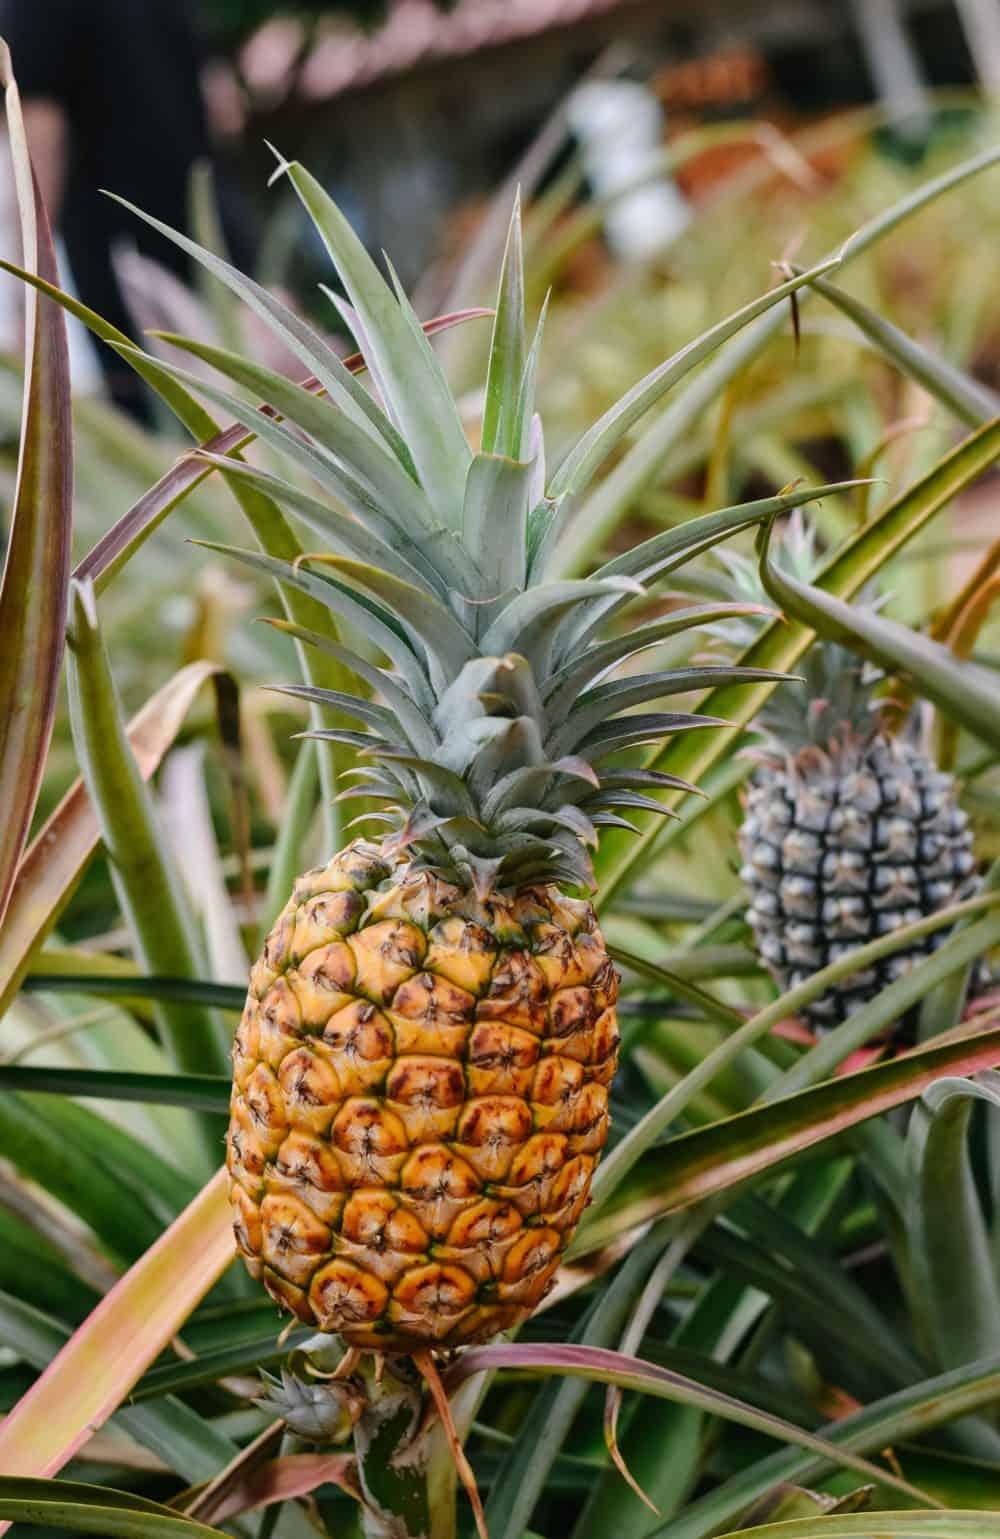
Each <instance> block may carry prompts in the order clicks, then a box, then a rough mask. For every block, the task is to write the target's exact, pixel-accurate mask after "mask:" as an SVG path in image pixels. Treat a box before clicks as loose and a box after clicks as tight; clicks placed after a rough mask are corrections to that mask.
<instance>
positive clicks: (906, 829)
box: [740, 732, 976, 1029]
mask: <svg viewBox="0 0 1000 1539" xmlns="http://www.w3.org/2000/svg"><path fill="white" fill-rule="evenodd" d="M740 851H741V855H742V859H743V867H742V870H741V873H740V875H741V877H742V879H743V881H744V883H745V884H746V886H747V888H748V889H749V892H750V899H751V901H750V912H749V918H750V922H751V925H752V927H753V931H754V935H755V938H756V942H757V948H758V951H759V953H760V955H761V957H762V959H763V960H764V962H765V964H766V965H767V967H768V969H769V971H770V972H771V974H772V976H773V977H774V979H775V981H776V982H777V984H778V986H779V988H781V989H782V990H784V989H788V988H793V987H795V986H796V985H797V984H799V983H803V982H804V981H805V980H806V979H807V978H809V977H811V976H812V974H813V973H815V972H818V971H819V969H820V968H822V967H826V966H827V965H828V964H829V963H831V962H834V961H837V960H838V959H839V958H841V957H843V956H845V955H847V954H848V953H849V952H850V951H851V950H853V949H855V948H856V947H858V946H863V945H866V944H867V943H868V942H869V941H873V940H877V939H878V938H879V937H880V936H883V935H887V934H889V933H890V932H891V931H892V930H895V929H898V928H899V927H900V926H901V925H904V924H910V923H912V922H914V921H916V920H919V919H921V918H923V917H925V916H926V915H929V914H932V913H934V912H935V911H936V910H938V909H940V908H943V907H944V906H945V905H946V904H950V903H954V902H957V901H959V900H960V899H961V898H964V897H968V896H970V894H971V893H972V891H973V890H974V888H975V886H976V878H975V861H974V857H973V853H972V834H971V831H970V829H969V828H968V825H967V819H966V815H965V813H964V812H963V811H962V810H961V809H960V808H959V807H958V806H957V805H956V799H955V782H954V779H953V778H952V776H951V775H948V774H946V773H944V772H943V771H941V770H939V769H937V767H936V766H935V765H934V763H933V762H932V760H930V759H929V758H928V757H927V755H926V754H924V753H922V752H921V751H920V750H919V749H918V748H917V747H916V746H915V745H914V744H913V743H911V742H908V741H907V740H905V739H899V738H889V737H887V736H885V735H884V734H882V733H879V734H877V735H876V736H874V737H873V738H867V739H866V738H862V737H861V736H860V735H858V734H853V733H850V732H845V733H844V734H843V735H842V736H841V737H840V738H839V739H837V740H835V741H834V742H832V743H831V744H830V746H829V748H828V749H827V750H823V749H819V748H805V749H802V750H801V751H800V752H799V753H798V754H796V755H795V756H794V757H790V758H787V759H784V760H783V761H776V762H765V763H764V764H763V765H762V766H761V768H760V769H759V770H758V771H757V774H756V777H755V781H754V784H753V786H752V787H751V789H750V792H749V795H748V797H747V807H746V817H745V820H744V823H743V826H742V829H741V831H740ZM948 934H949V931H948V930H947V929H941V930H937V931H935V932H934V933H933V934H932V935H928V936H925V937H924V939H923V940H922V941H920V942H918V943H917V944H916V945H914V946H912V947H910V948H908V949H907V950H905V951H898V952H896V953H895V955H893V956H890V957H884V958H883V959H882V960H881V961H880V962H878V963H876V964H875V966H873V967H870V968H867V969H864V970H862V971H859V972H856V973H853V974H851V976H849V977H847V978H845V979H843V980H841V982H840V983H839V984H838V985H836V986H835V987H834V988H833V989H831V990H829V991H828V992H827V993H826V994H825V995H823V996H822V997H821V998H820V999H817V1000H815V1001H814V1002H813V1004H812V1005H810V1006H808V1007H807V1008H806V1010H805V1012H804V1014H805V1016H806V1019H807V1020H808V1022H809V1024H810V1025H811V1026H812V1027H814V1028H818V1029H823V1028H829V1027H832V1026H836V1025H838V1024H839V1023H840V1022H842V1021H845V1020H846V1019H847V1017H848V1016H849V1015H850V1014H851V1012H852V1011H853V1010H856V1009H857V1008H858V1007H859V1006H861V1005H863V1004H864V1003H866V1001H868V1000H869V999H872V998H874V997H875V995H876V994H878V993H880V992H881V990H882V989H883V988H884V987H885V986H886V985H887V984H889V983H891V982H893V980H894V979H896V978H899V977H901V976H902V975H903V974H904V973H906V972H908V971H909V970H910V968H911V967H913V966H914V965H915V963H916V962H918V961H919V960H920V959H921V958H922V957H924V956H927V955H928V954H929V953H930V952H931V951H933V950H934V949H935V948H936V947H938V946H939V945H941V943H942V942H943V941H944V940H945V939H946V938H947V935H948Z"/></svg>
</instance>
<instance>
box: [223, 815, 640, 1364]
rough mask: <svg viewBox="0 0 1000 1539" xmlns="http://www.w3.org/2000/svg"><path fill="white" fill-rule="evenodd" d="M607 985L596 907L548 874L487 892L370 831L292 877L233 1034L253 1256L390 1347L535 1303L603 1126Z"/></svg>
mask: <svg viewBox="0 0 1000 1539" xmlns="http://www.w3.org/2000/svg"><path fill="white" fill-rule="evenodd" d="M616 992H617V977H616V975H615V973H614V969H613V967H612V965H611V962H610V960H609V958H608V955H607V951H606V950H605V948H604V942H603V940H602V938H601V934H600V930H599V929H598V927H597V923H596V920H595V918H594V914H593V910H592V908H591V907H590V905H589V904H587V903H585V902H578V901H576V900H572V899H567V898H564V897H563V896H562V895H561V894H560V893H558V892H557V891H556V890H555V889H554V888H547V889H546V888H538V889H533V890H531V891H529V892H526V893H522V894H519V895H518V896H517V897H516V898H514V899H512V900H506V899H504V898H502V897H498V896H496V895H494V896H493V897H492V898H491V899H490V900H489V902H488V903H486V904H484V905H482V906H480V905H477V904H475V902H474V900H473V899H472V898H471V897H470V896H469V895H468V894H461V893H459V892H458V890H457V889H456V888H454V887H450V886H448V885H447V884H446V883H444V882H441V881H440V880H439V879H437V878H435V877H434V876H432V875H430V874H428V873H426V872H412V871H408V870H407V868H406V866H405V863H403V862H401V863H400V864H399V866H398V867H397V869H396V870H395V872H390V871H389V868H388V867H387V865H386V863H385V861H384V859H383V858H382V857H381V856H380V854H379V852H378V851H377V849H376V848H375V847H374V846H372V845H369V844H366V843H365V842H364V841H363V840H358V841H356V842H355V843H354V844H353V845H351V846H349V847H348V848H347V849H346V850H344V851H342V852H341V853H340V855H338V856H336V857H335V858H334V860H333V861H331V863H330V865H329V866H328V867H326V868H325V869H323V870H319V871H313V872H309V873H307V874H306V876H304V877H302V878H300V879H299V881H298V882H297V883H296V885H295V891H294V892H293V895H292V898H291V899H290V900H289V903H288V905H287V906H286V908H285V910H284V912H283V913H282V914H281V915H280V916H279V919H278V921H277V923H276V924H275V927H274V929H273V930H272V932H271V935H270V936H269V937H268V940H267V942H266V944H265V946H264V949H263V953H262V956H261V958H260V960H259V961H258V962H257V964H256V965H255V967H254V969H253V973H252V975H251V986H250V992H249V995H248V998H247V1006H246V1010H245V1011H244V1015H243V1019H242V1021H241V1024H240V1027H239V1030H238V1032H237V1035H236V1040H235V1043H234V1048H233V1062H234V1075H233V1096H232V1115H231V1122H230V1130H229V1138H228V1141H227V1162H228V1166H229V1173H230V1183H231V1200H232V1204H233V1214H234V1227H235V1230H236V1235H237V1242H238V1245H239V1249H240V1251H241V1253H242V1255H243V1256H244V1259H245V1260H246V1263H247V1266H248V1268H249V1269H250V1271H251V1273H252V1274H253V1275H254V1276H256V1277H259V1278H260V1279H261V1281H262V1282H263V1285H264V1286H265V1287H266V1288H267V1290H268V1292H269V1293H270V1294H271V1295H272V1297H273V1298H274V1299H275V1300H276V1301H277V1302H278V1303H279V1304H280V1305H281V1306H282V1307H283V1308H285V1309H288V1310H290V1311H292V1312H293V1313H294V1314H296V1315H297V1316H298V1317H299V1318H300V1319H302V1320H304V1321H306V1322H308V1323H310V1324H315V1325H316V1326H318V1328H319V1329H321V1330H324V1331H337V1332H339V1333H340V1334H341V1335H343V1336H344V1337H345V1339H346V1340H347V1341H349V1342H351V1343H352V1344H354V1345H358V1346H365V1347H377V1348H379V1349H381V1350H384V1351H390V1352H391V1351H394V1350H395V1351H407V1350H412V1349H413V1348H415V1347H416V1346H418V1345H422V1344H423V1345H426V1344H427V1343H431V1344H434V1345H457V1344H458V1343H460V1342H461V1343H466V1342H474V1341H483V1340H487V1339H489V1337H491V1336H493V1335H495V1334H496V1333H497V1332H498V1331H501V1330H505V1329H509V1328H510V1327H511V1326H513V1325H516V1324H517V1323H518V1322H519V1321H520V1320H522V1319H524V1318H525V1316H526V1315H527V1314H529V1313H530V1312H531V1310H532V1309H533V1308H535V1307H536V1306H537V1304H538V1303H539V1301H540V1300H541V1298H542V1296H543V1294H544V1293H545V1292H546V1291H547V1289H548V1287H549V1285H550V1283H551V1280H552V1277H553V1276H554V1274H555V1271H556V1269H557V1268H558V1266H559V1262H560V1259H561V1256H562V1253H563V1251H564V1250H565V1247H566V1245H567V1243H568V1241H569V1239H570V1236H571V1235H572V1232H573V1229H574V1228H575V1226H576V1224H577V1223H578V1222H579V1219H580V1215H581V1214H582V1212H583V1209H584V1207H585V1206H586V1203H587V1201H588V1197H589V1192H590V1183H591V1179H592V1176H593V1171H594V1166H595V1165H596V1163H597V1160H598V1158H599V1157H600V1152H601V1149H602V1148H603V1146H604V1141H605V1139H606V1137H607V1086H608V1084H609V1083H610V1080H611V1077H612V1075H613V1073H614V1069H615V1065H616V1063H617V1055H618V1029H617V1020H616V1016H615V1009H614V1001H615V995H616Z"/></svg>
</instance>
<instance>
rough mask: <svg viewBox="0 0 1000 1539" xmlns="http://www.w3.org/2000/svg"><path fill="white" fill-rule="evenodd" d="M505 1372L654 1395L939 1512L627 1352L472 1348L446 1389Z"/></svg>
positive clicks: (811, 1437)
mask: <svg viewBox="0 0 1000 1539" xmlns="http://www.w3.org/2000/svg"><path fill="white" fill-rule="evenodd" d="M505 1368H524V1369H528V1370H529V1371H531V1372H533V1373H541V1374H545V1375H546V1376H548V1375H549V1374H552V1373H558V1374H565V1375H567V1376H569V1377H571V1378H581V1379H592V1380H594V1381H595V1382H596V1383H601V1384H616V1385H618V1387H619V1388H620V1389H632V1390H638V1391H639V1393H640V1394H646V1395H654V1396H656V1397H657V1398H658V1399H660V1400H673V1401H676V1402H678V1403H679V1404H681V1405H689V1406H693V1407H694V1408H695V1409H697V1410H701V1411H706V1412H707V1413H708V1414H709V1415H711V1416H721V1417H722V1418H723V1419H724V1420H725V1421H732V1422H735V1423H736V1424H737V1426H741V1427H750V1428H751V1429H752V1430H753V1431H755V1432H762V1433H763V1434H764V1435H765V1436H766V1437H773V1438H777V1439H778V1440H779V1441H780V1442H783V1443H791V1444H793V1445H794V1446H796V1447H799V1448H805V1449H808V1450H809V1452H810V1453H813V1454H818V1455H819V1457H820V1458H822V1459H824V1460H826V1461H827V1462H828V1463H830V1464H831V1465H834V1466H836V1465H840V1466H843V1467H844V1468H845V1469H851V1470H855V1471H856V1472H857V1473H858V1474H860V1475H864V1476H865V1478H866V1479H868V1480H875V1481H877V1482H878V1483H879V1484H880V1485H883V1486H891V1487H892V1489H893V1490H895V1491H899V1492H901V1493H903V1494H905V1495H906V1496H909V1497H911V1498H913V1499H915V1500H916V1501H917V1502H919V1504H920V1505H921V1506H923V1507H939V1506H940V1505H941V1504H940V1502H936V1501H934V1499H933V1498H932V1497H930V1496H928V1495H927V1493H926V1492H924V1491H921V1490H920V1489H919V1488H918V1487H917V1486H913V1485H911V1484H910V1483H909V1481H907V1480H902V1479H900V1478H899V1477H898V1476H896V1475H890V1474H889V1473H888V1472H887V1471H885V1470H883V1469H880V1468H879V1467H878V1466H877V1465H875V1464H869V1462H868V1460H867V1459H862V1458H860V1457H859V1456H858V1455H857V1454H852V1453H849V1452H848V1451H847V1450H846V1449H845V1448H843V1447H842V1446H838V1445H836V1444H834V1443H828V1442H827V1441H826V1440H825V1438H822V1437H817V1436H816V1435H815V1434H814V1433H812V1432H807V1431H805V1429H804V1428H802V1427H797V1426H795V1424H794V1423H793V1422H789V1421H783V1420H782V1418H781V1417H780V1416H772V1415H771V1413H770V1412H769V1411H761V1410H759V1409H758V1407H757V1406H753V1405H748V1404H747V1403H746V1402H745V1401H743V1400H737V1399H736V1398H735V1396H733V1395H727V1394H724V1393H723V1392H722V1391H721V1390H717V1389H709V1388H708V1386H707V1385H705V1384H700V1383H699V1382H698V1381H697V1379H689V1378H687V1377H686V1376H685V1375H684V1374H682V1373H675V1372H674V1370H673V1369H672V1368H661V1367H660V1365H659V1364H658V1363H647V1362H646V1361H645V1359H643V1358H641V1357H631V1356H629V1354H628V1353H626V1352H612V1351H611V1350H610V1349H609V1348H607V1347H590V1346H586V1345H584V1344H582V1343H579V1344H578V1343H567V1344H563V1343H559V1342H530V1343H527V1344H525V1345H522V1344H521V1343H519V1342H509V1343H508V1342H503V1343H496V1344H494V1345H493V1346H488V1347H470V1348H469V1350H468V1351H467V1352H463V1353H462V1355H461V1357H460V1358H459V1359H458V1361H457V1362H456V1363H455V1365H454V1367H452V1368H451V1369H450V1370H449V1372H448V1374H447V1387H448V1388H449V1390H453V1389H454V1388H456V1387H457V1386H458V1385H459V1384H463V1383H465V1381H466V1380H467V1379H470V1378H473V1377H474V1376H475V1375H476V1374H477V1373H490V1372H496V1371H497V1370H499V1369H505Z"/></svg>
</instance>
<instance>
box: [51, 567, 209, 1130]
mask: <svg viewBox="0 0 1000 1539" xmlns="http://www.w3.org/2000/svg"><path fill="white" fill-rule="evenodd" d="M70 647H71V654H70V655H71V663H70V673H69V677H70V714H71V719H72V723H73V736H74V742H75V744H76V752H77V758H78V760H79V763H80V766H81V768H82V770H83V775H84V779H85V781H86V783H87V787H88V791H89V793H90V797H91V801H92V803H93V806H94V809H95V812H96V815H97V818H98V822H99V824H100V829H101V837H102V839H103V841H104V845H105V848H106V850H107V852H108V858H109V861H110V864H111V871H112V876H113V878H114V881H115V886H116V889H117V892H118V896H119V901H120V903H121V905H122V909H123V912H124V913H125V915H126V917H127V919H128V921H129V925H130V928H131V931H132V936H133V940H134V942H135V945H136V947H137V950H138V951H139V954H140V955H141V956H142V958H143V960H144V962H145V964H146V965H147V966H148V967H149V968H150V969H151V970H152V971H154V972H162V973H166V974H173V975H177V976H180V977H188V978H198V977H200V976H201V974H202V973H203V971H204V966H203V964H202V962H201V958H200V956H199V948H198V941H197V938H196V931H195V927H194V921H193V919H192V917H191V915H190V914H189V912H188V909H187V904H186V901H185V899H184V897H183V895H182V892H181V888H180V884H179V878H178V877H177V875H176V873H175V871H174V869H173V864H172V861H171V860H170V858H169V855H168V853H167V850H166V847H165V844H164V842H163V836H162V834H161V832H160V829H159V827H158V825H157V821H156V815H155V813H154V810H153V808H152V806H151V804H150V799H149V793H148V791H147V790H146V788H145V786H144V784H143V781H142V777H141V775H140V773H139V768H138V766H137V764H136V762H135V758H134V756H133V754H132V751H131V749H130V747H129V744H128V738H127V736H126V734H125V731H124V728H123V727H122V724H121V719H120V715H119V710H118V701H117V696H116V693H115V688H114V683H113V681H112V678H111V673H110V669H109V667H108V661H107V656H106V654H105V651H104V646H103V643H102V640H101V635H100V631H99V629H98V624H97V611H96V608H95V605H94V598H93V590H92V589H84V588H81V587H80V586H79V585H74V593H73V610H72V617H71V627H70ZM158 1014H159V1020H160V1024H161V1029H162V1032H163V1037H164V1043H165V1045H166V1046H167V1047H168V1049H169V1051H170V1053H171V1055H172V1057H173V1059H174V1061H175V1062H176V1064H177V1066H178V1067H179V1068H181V1069H188V1070H190V1071H192V1072H196V1071H198V1070H199V1069H204V1068H206V1067H208V1068H210V1069H212V1068H214V1069H217V1070H219V1071H220V1072H221V1071H223V1070H224V1068H225V1064H226V1054H227V1048H228V1040H227V1039H228V1033H227V1032H226V1031H225V1029H224V1028H223V1026H222V1024H221V1022H219V1021H217V1020H216V1019H215V1018H214V1017H213V1016H212V1015H211V1014H210V1013H209V1012H208V1011H205V1010H203V1009H201V1008H200V1007H198V1006H187V1007H185V1008H184V1009H182V1010H178V1009H177V1008H176V1007H175V1006H173V1005H171V1004H167V1003H165V1004H162V1005H160V1006H159V1012H158ZM206 1137H207V1139H208V1148H211V1149H214V1148H217V1143H216V1137H217V1134H216V1131H215V1130H206ZM207 1152H208V1150H206V1153H207Z"/></svg>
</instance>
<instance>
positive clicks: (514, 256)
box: [481, 194, 524, 593]
mask: <svg viewBox="0 0 1000 1539" xmlns="http://www.w3.org/2000/svg"><path fill="white" fill-rule="evenodd" d="M523 370H524V255H523V252H522V249H521V198H520V194H518V195H517V196H516V197H515V198H514V207H513V210H512V212H511V216H510V224H509V226H508V229H507V244H506V246H505V248H504V254H503V262H502V264H501V267H500V290H499V293H498V295H497V308H496V317H495V319H494V322H493V335H492V337H491V339H490V353H489V364H488V366H487V371H486V398H485V401H484V404H483V426H482V434H481V439H482V449H483V453H484V454H491V455H492V454H498V455H505V456H508V457H509V458H510V459H515V460H516V459H518V458H519V457H520V452H521V422H520V416H519V413H518V409H517V407H518V396H519V394H520V389H521V377H522V373H523ZM499 591H500V592H501V593H502V592H503V584H501V586H500V590H499Z"/></svg>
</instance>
